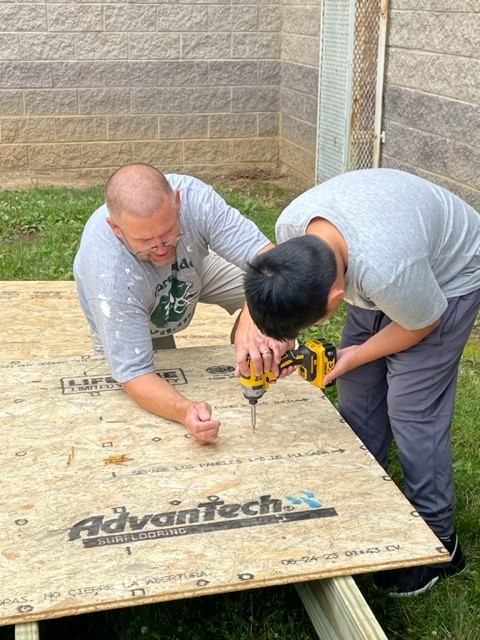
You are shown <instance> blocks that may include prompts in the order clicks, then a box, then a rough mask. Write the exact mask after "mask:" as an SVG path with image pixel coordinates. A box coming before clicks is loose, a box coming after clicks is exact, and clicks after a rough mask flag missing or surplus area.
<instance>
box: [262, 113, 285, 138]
mask: <svg viewBox="0 0 480 640" xmlns="http://www.w3.org/2000/svg"><path fill="white" fill-rule="evenodd" d="M279 121H280V118H279V116H278V113H277V112H273V113H259V114H258V115H257V122H258V135H259V136H278V135H279V131H280V128H279Z"/></svg>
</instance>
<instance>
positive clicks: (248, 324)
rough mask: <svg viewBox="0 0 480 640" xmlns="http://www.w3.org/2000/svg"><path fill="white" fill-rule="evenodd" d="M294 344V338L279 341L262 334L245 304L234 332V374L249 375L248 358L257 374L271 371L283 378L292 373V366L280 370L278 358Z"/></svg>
mask: <svg viewBox="0 0 480 640" xmlns="http://www.w3.org/2000/svg"><path fill="white" fill-rule="evenodd" d="M294 346H295V340H285V341H283V342H279V341H278V340H274V339H273V338H269V337H268V336H266V335H264V334H263V333H262V332H261V331H260V329H259V328H258V327H257V326H256V324H255V323H254V322H253V320H252V318H251V316H250V313H249V311H248V307H247V305H245V306H244V308H243V309H242V313H241V314H240V318H239V322H238V327H237V331H236V333H235V349H236V364H237V370H236V375H237V376H238V375H240V374H242V375H244V376H249V375H250V366H249V360H252V361H253V366H254V367H255V372H256V374H257V375H262V373H263V372H264V371H265V372H268V371H272V372H273V373H274V374H275V376H276V377H277V378H278V377H280V378H283V377H285V376H286V375H289V374H290V373H292V371H294V367H288V369H286V370H282V371H281V372H280V368H279V364H280V360H281V359H282V356H283V355H284V354H285V352H286V351H288V349H293V347H294Z"/></svg>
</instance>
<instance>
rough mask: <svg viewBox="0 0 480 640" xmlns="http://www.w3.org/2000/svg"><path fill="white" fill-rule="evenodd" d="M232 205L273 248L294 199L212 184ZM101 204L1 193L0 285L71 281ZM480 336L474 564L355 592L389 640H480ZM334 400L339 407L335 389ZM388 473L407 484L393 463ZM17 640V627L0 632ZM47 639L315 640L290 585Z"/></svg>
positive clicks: (460, 398) (468, 397) (464, 389)
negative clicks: (427, 585)
mask: <svg viewBox="0 0 480 640" xmlns="http://www.w3.org/2000/svg"><path fill="white" fill-rule="evenodd" d="M215 187H216V188H217V189H218V190H219V192H220V193H221V194H222V195H223V196H224V197H225V198H226V199H227V200H228V202H229V203H230V204H232V205H233V206H236V207H237V208H239V209H240V210H241V211H242V212H243V213H245V214H246V215H247V216H249V217H250V218H251V219H253V220H255V221H256V222H257V224H258V225H259V226H260V227H261V228H262V230H264V232H265V233H266V235H268V237H269V238H271V239H272V240H273V239H274V224H275V220H276V218H277V216H278V213H279V211H280V210H281V209H282V208H283V207H284V206H285V205H286V204H288V202H290V201H291V199H293V197H295V196H296V195H297V193H298V192H297V191H295V189H293V188H289V187H285V186H282V185H281V184H276V183H275V182H269V181H257V182H253V181H248V180H243V181H236V182H234V183H232V182H230V183H227V182H220V181H217V182H216V183H215ZM102 201H103V190H102V188H101V187H94V188H91V189H85V190H75V189H56V188H49V189H30V190H25V191H0V280H56V279H71V277H72V263H73V257H74V255H75V252H76V250H77V247H78V241H79V238H80V234H81V229H82V227H83V224H84V222H85V221H86V219H87V218H88V216H89V215H90V214H91V213H92V212H93V210H94V209H95V208H96V207H97V206H98V205H99V204H101V203H102ZM343 317H344V309H343V308H341V309H340V311H339V312H338V313H337V314H336V315H335V317H334V318H332V319H330V320H329V321H328V322H327V323H325V324H324V325H322V326H321V327H313V328H312V329H309V330H307V331H305V332H303V334H302V339H305V338H307V337H315V336H318V335H322V336H323V337H325V338H328V339H329V340H331V341H332V342H334V343H338V341H339V338H340V333H341V328H342V322H343ZM479 336H480V331H479V327H476V329H475V331H474V333H473V334H472V338H471V339H470V341H469V343H468V345H467V348H466V350H465V353H464V355H463V357H462V361H461V367H460V375H459V383H458V393H457V402H456V415H455V421H454V429H453V448H454V458H455V485H456V491H457V496H458V506H457V529H458V531H459V534H460V536H461V539H462V544H463V546H464V548H465V550H466V552H467V553H468V556H469V567H468V570H467V571H466V572H465V573H464V574H462V575H461V576H458V577H456V578H453V579H450V580H446V581H443V582H441V583H439V584H438V585H436V586H435V588H434V589H433V590H432V591H430V592H428V593H427V594H425V595H423V596H420V597H418V598H413V599H401V600H391V599H389V598H385V597H382V596H380V595H379V594H378V593H376V592H375V591H374V590H373V588H372V585H371V582H370V580H369V578H368V576H359V577H357V584H358V586H359V587H360V589H361V590H362V592H363V593H364V595H365V598H366V600H367V602H368V603H369V605H370V607H371V608H372V610H373V612H374V613H375V615H376V617H377V619H378V621H379V623H380V624H381V625H382V627H383V629H384V631H385V633H386V635H387V636H388V638H389V639H390V640H394V639H395V640H430V639H431V640H478V638H480V575H479V567H480V542H479V538H480V536H479V535H478V529H479V518H480V516H479V514H480V490H479V487H480V447H479V446H478V440H479V436H480V429H479V426H478V406H479V397H480V376H479V369H480V367H479V362H480V338H479ZM327 391H328V395H329V397H330V399H331V400H332V402H334V403H335V402H336V392H335V389H334V388H333V389H329V390H327ZM391 473H392V476H393V478H394V479H395V481H396V482H398V483H399V484H401V473H400V469H399V466H398V462H397V460H396V457H395V455H394V454H393V456H392V469H391ZM0 637H2V638H5V639H6V640H10V639H13V637H14V632H13V627H6V628H1V629H0ZM40 638H41V640H62V639H63V638H65V640H67V639H68V640H70V639H71V640H76V639H78V640H80V639H81V640H84V639H85V638H88V639H89V640H97V639H98V640H104V639H105V640H106V639H107V638H108V639H109V640H141V639H145V640H160V639H161V640H205V639H207V638H208V639H209V640H315V639H316V638H317V636H316V634H315V632H314V630H313V627H312V626H311V624H310V622H309V620H308V616H307V614H306V613H305V611H304V609H303V606H302V605H301V603H300V600H299V598H298V596H297V595H296V591H295V589H294V587H293V586H288V585H287V586H279V587H275V588H265V589H256V590H249V591H242V592H238V593H227V594H224V595H218V596H207V597H199V598H193V599H189V600H178V601H170V602H165V603H159V604H156V605H149V606H140V607H133V608H129V609H119V610H113V611H103V612H99V613H91V614H86V615H81V616H75V617H71V618H68V617H67V618H61V619H58V620H49V621H44V622H41V623H40Z"/></svg>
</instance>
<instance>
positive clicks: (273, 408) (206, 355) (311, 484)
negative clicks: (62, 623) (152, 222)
mask: <svg viewBox="0 0 480 640" xmlns="http://www.w3.org/2000/svg"><path fill="white" fill-rule="evenodd" d="M233 362H234V350H233V348H232V347H230V346H227V347H214V346H212V347H202V348H186V349H177V350H168V351H163V352H159V353H158V354H156V366H157V369H158V373H159V375H161V376H162V377H164V378H165V379H167V380H169V382H170V383H171V384H173V385H176V386H178V388H179V389H180V390H181V391H182V392H183V393H184V394H185V395H187V396H189V397H191V398H195V399H205V400H207V401H208V402H210V404H211V405H212V406H213V408H214V414H215V415H216V416H217V417H218V418H219V419H220V420H221V422H222V426H221V431H220V437H219V439H218V441H217V442H216V443H215V444H211V445H207V446H201V445H198V444H197V443H195V442H194V441H193V440H192V439H191V438H190V437H188V436H187V435H186V432H185V430H184V428H183V427H182V426H180V425H178V424H176V423H172V422H168V421H165V420H162V419H160V418H158V417H155V416H153V415H151V414H149V413H147V412H145V411H143V410H142V409H140V408H139V407H137V406H136V405H135V404H134V403H133V401H131V400H130V399H129V398H128V397H127V396H126V395H125V394H124V393H123V391H122V390H120V389H119V388H118V386H117V385H116V384H115V383H114V382H113V381H112V380H111V378H110V377H109V375H108V371H107V369H106V366H105V362H104V360H103V359H102V358H100V357H98V356H88V355H86V356H84V357H75V358H61V359H56V360H54V359H52V360H44V361H42V360H41V361H30V362H23V363H18V364H7V363H3V364H0V369H1V372H2V380H3V382H2V385H1V387H0V416H1V420H2V429H1V432H0V465H1V468H2V474H1V477H0V513H1V514H2V526H1V528H0V576H1V581H2V595H1V598H0V624H11V623H19V622H26V621H30V620H37V619H42V618H49V617H55V616H63V615H70V614H75V613H82V612H86V611H93V610H98V609H106V608H113V607H124V606H131V605H136V604H145V603H151V602H156V601H160V600H168V599H175V598H184V597H190V596H197V595H205V594H213V593H218V592H223V591H233V590H240V589H246V588H252V587H262V586H265V585H276V584H284V583H289V582H297V581H304V580H311V579H315V578H325V577H332V576H337V575H352V574H356V573H363V572H368V571H372V570H375V569H382V568H386V567H396V566H402V565H410V564H422V563H425V562H436V561H441V560H443V559H444V558H445V555H444V554H445V553H446V552H445V549H443V548H442V547H440V546H439V541H438V540H437V538H436V537H435V536H434V535H433V534H432V533H431V531H430V529H429V528H428V527H427V526H426V525H425V524H424V523H423V521H422V519H421V518H420V517H418V514H416V513H415V512H414V511H413V509H412V507H411V506H410V505H409V504H408V503H407V502H406V500H405V499H404V497H403V496H402V495H401V493H400V492H399V491H398V489H397V488H396V487H395V485H394V484H393V482H391V481H390V479H389V478H388V476H386V475H385V473H384V471H383V470H382V469H381V468H380V467H379V466H378V465H377V463H376V462H375V461H374V460H373V459H372V457H371V456H370V454H369V453H368V452H367V451H366V450H365V447H364V446H363V445H362V444H361V443H360V442H359V441H358V440H357V439H356V437H355V436H354V435H353V433H352V431H351V430H350V428H349V427H348V426H347V425H346V424H345V423H344V422H343V420H342V419H341V418H340V416H339V415H338V413H337V412H336V410H335V409H334V407H333V406H332V405H331V404H330V402H329V401H328V400H327V399H326V398H325V397H324V396H323V394H322V392H321V391H320V390H318V389H315V388H314V387H312V386H311V385H309V384H308V383H306V382H304V381H303V380H301V379H300V377H299V376H297V375H296V374H295V375H292V376H290V377H289V378H288V379H286V380H282V381H280V382H278V383H277V384H276V385H273V386H272V387H271V389H270V390H269V391H268V393H267V394H266V395H265V396H264V398H263V399H262V400H261V401H260V403H259V405H258V410H257V421H258V426H257V430H256V431H255V432H253V431H252V428H251V424H250V409H249V405H248V403H246V401H245V400H244V399H243V397H242V394H241V390H240V385H239V381H238V379H237V378H235V377H233ZM122 460H123V462H122ZM115 462H117V463H119V464H115Z"/></svg>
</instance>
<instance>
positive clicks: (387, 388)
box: [337, 290, 480, 538]
mask: <svg viewBox="0 0 480 640" xmlns="http://www.w3.org/2000/svg"><path fill="white" fill-rule="evenodd" d="M479 307H480V290H478V291H474V292H472V293H469V294H467V295H464V296H460V297H457V298H452V299H450V300H449V301H448V307H447V309H446V310H445V312H444V314H443V315H442V319H441V323H440V325H439V326H438V327H437V328H436V329H435V330H434V331H433V332H432V333H431V334H430V335H428V336H427V337H426V338H424V339H423V340H422V341H421V342H420V343H419V344H417V345H415V346H413V347H411V348H410V349H407V350H406V351H402V352H400V353H395V354H393V355H391V356H387V357H386V358H380V359H378V360H375V361H373V362H370V363H368V364H365V365H363V366H361V367H358V368H357V369H354V370H352V371H349V372H348V373H347V374H345V375H344V376H342V377H341V378H339V379H338V380H337V387H338V392H339V404H340V413H341V414H342V416H343V417H344V418H345V420H346V421H347V422H348V424H349V425H350V426H351V427H352V429H353V430H354V431H355V433H356V434H357V435H358V437H359V438H360V440H362V442H363V443H364V444H365V445H366V446H367V448H368V449H369V451H370V452H371V453H372V454H373V456H374V457H375V458H376V459H377V460H378V462H379V463H380V464H381V465H382V466H383V467H386V464H387V458H388V451H389V449H390V445H391V443H392V439H393V438H394V439H395V441H396V443H397V446H398V454H399V458H400V463H401V465H402V469H403V474H404V493H405V496H406V497H407V498H408V500H409V501H410V502H411V503H412V505H413V506H414V507H415V508H416V510H417V511H418V512H419V513H420V515H421V516H422V517H423V518H424V520H425V521H426V522H427V524H428V525H429V526H430V528H431V529H432V530H433V531H434V533H435V534H436V535H437V536H441V537H442V538H444V537H447V536H449V535H451V534H452V533H453V513H454V508H455V494H454V491H453V482H452V475H453V470H452V454H451V446H450V428H451V421H452V416H453V410H454V403H455V390H456V381H457V374H458V365H459V362H460V356H461V354H462V351H463V348H464V346H465V343H466V341H467V340H468V337H469V335H470V332H471V330H472V326H473V323H474V321H475V317H476V315H477V313H478V310H479ZM389 322H391V320H390V318H388V317H386V316H385V315H384V314H383V313H382V312H380V311H369V310H366V309H360V308H358V307H353V306H351V305H349V307H348V311H347V319H346V324H345V328H344V333H343V338H342V343H341V347H346V346H349V345H353V344H360V343H362V342H365V340H368V338H369V337H370V336H371V335H373V334H375V333H378V331H380V330H381V329H382V328H383V327H385V326H386V325H387V324H388V323H389Z"/></svg>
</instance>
